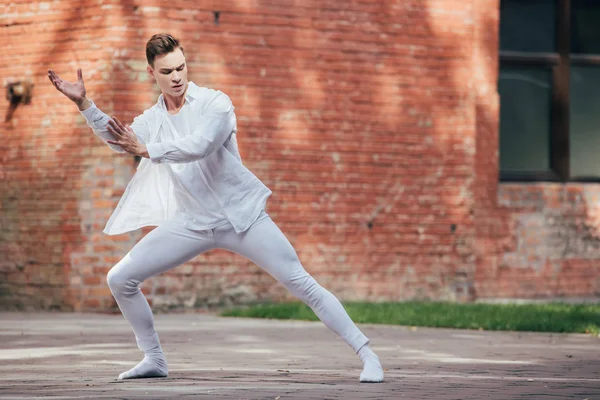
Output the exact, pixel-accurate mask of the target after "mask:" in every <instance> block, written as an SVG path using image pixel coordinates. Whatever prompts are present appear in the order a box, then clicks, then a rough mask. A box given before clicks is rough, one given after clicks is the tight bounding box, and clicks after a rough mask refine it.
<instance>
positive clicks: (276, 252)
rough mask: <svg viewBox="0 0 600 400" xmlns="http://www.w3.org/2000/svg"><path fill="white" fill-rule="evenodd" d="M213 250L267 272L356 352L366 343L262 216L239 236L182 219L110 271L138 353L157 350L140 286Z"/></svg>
mask: <svg viewBox="0 0 600 400" xmlns="http://www.w3.org/2000/svg"><path fill="white" fill-rule="evenodd" d="M216 248H221V249H226V250H230V251H233V252H235V253H237V254H240V255H242V256H244V257H246V258H248V259H250V260H251V261H253V262H254V263H256V264H257V265H258V266H259V267H261V268H262V269H264V270H265V271H267V272H268V273H269V274H271V275H272V276H273V277H274V278H275V279H277V280H278V281H279V282H280V283H282V284H283V285H284V286H285V287H286V288H287V289H288V290H289V291H290V292H291V293H292V294H293V295H294V296H296V297H297V298H299V299H300V300H302V301H303V302H304V303H306V304H307V305H308V306H309V307H310V308H312V310H313V311H314V312H315V314H316V315H317V316H318V317H319V319H321V321H323V323H324V324H325V325H326V326H327V327H328V328H329V329H331V330H332V331H333V332H335V333H336V334H338V335H339V336H341V337H342V339H344V340H345V341H346V343H348V344H349V345H350V347H352V348H353V349H354V351H358V350H359V349H360V348H361V347H362V346H364V345H365V344H367V343H368V342H369V340H368V339H367V337H366V336H365V335H363V334H362V332H361V331H360V330H359V329H358V328H357V327H356V325H355V324H354V322H352V320H351V319H350V317H349V316H348V314H347V313H346V310H344V308H343V306H342V305H341V304H340V302H339V301H338V299H337V298H336V297H335V296H334V295H332V294H331V293H330V292H329V291H327V290H326V289H324V288H323V287H321V286H320V285H319V284H318V283H317V282H316V281H315V280H314V279H313V277H311V276H310V275H309V274H308V273H307V272H306V271H305V270H304V267H302V264H301V263H300V260H299V259H298V256H297V255H296V251H295V250H294V248H293V247H292V245H291V244H290V242H289V241H288V240H287V239H286V237H285V236H284V234H283V233H282V232H281V230H279V228H278V227H277V225H275V223H274V222H273V221H272V220H271V218H270V217H269V216H268V215H267V214H266V213H265V212H263V213H262V214H261V215H260V217H259V218H258V219H257V220H256V222H255V223H254V224H253V225H252V226H251V227H250V228H249V229H248V230H246V231H245V232H243V233H240V234H236V233H235V231H234V229H233V227H232V226H231V225H230V224H227V225H224V226H221V227H218V228H215V229H210V230H205V231H194V230H190V229H188V228H186V227H185V224H184V222H183V221H182V220H181V219H177V218H176V219H174V220H171V221H168V222H166V223H164V224H162V225H160V226H158V227H156V228H155V229H154V230H153V231H152V232H150V233H149V234H148V235H146V236H145V237H144V238H143V239H142V240H140V241H139V243H138V244H137V245H135V246H134V247H133V249H131V251H130V252H129V253H128V254H127V255H126V256H125V257H124V258H123V259H122V260H121V261H120V262H119V263H118V264H117V265H115V266H114V267H113V268H112V269H111V270H110V272H109V273H108V285H109V287H110V290H111V292H112V293H113V296H114V297H115V299H116V301H117V304H118V305H119V308H120V309H121V312H122V313H123V315H124V316H125V318H126V319H127V320H128V321H129V323H130V324H131V327H132V328H133V331H134V333H135V337H136V340H137V343H138V347H139V348H140V349H141V350H143V351H146V350H150V349H153V348H155V347H156V346H158V345H159V340H158V335H157V334H156V331H155V330H154V319H153V317H152V311H151V310H150V306H149V305H148V302H147V301H146V298H145V297H144V295H143V294H142V292H141V290H140V289H139V284H140V283H141V282H143V281H144V280H146V279H148V278H150V277H153V276H155V275H158V274H161V273H163V272H165V271H168V270H170V269H172V268H175V267H177V266H178V265H180V264H182V263H184V262H186V261H188V260H190V259H192V258H193V257H195V256H197V255H198V254H201V253H203V252H205V251H208V250H212V249H216Z"/></svg>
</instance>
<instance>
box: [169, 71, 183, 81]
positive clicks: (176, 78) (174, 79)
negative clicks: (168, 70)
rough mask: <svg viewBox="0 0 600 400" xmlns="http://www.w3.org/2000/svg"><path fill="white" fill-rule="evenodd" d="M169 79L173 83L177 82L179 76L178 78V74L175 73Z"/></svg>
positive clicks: (179, 78)
mask: <svg viewBox="0 0 600 400" xmlns="http://www.w3.org/2000/svg"><path fill="white" fill-rule="evenodd" d="M171 79H172V80H173V82H179V81H180V80H181V76H179V74H178V73H177V72H176V71H175V72H173V76H172V77H171Z"/></svg>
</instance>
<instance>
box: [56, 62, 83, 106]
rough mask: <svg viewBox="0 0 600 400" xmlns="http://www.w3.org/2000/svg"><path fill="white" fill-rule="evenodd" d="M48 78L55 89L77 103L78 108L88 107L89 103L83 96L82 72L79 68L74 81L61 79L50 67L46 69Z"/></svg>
mask: <svg viewBox="0 0 600 400" xmlns="http://www.w3.org/2000/svg"><path fill="white" fill-rule="evenodd" d="M48 79H50V82H52V84H53V85H54V87H55V88H56V90H58V91H59V92H61V93H62V94H64V95H65V96H67V97H68V98H69V100H71V101H73V102H74V103H75V104H77V107H79V109H80V110H85V109H86V108H88V107H89V105H90V103H89V101H88V100H87V99H86V97H85V94H86V93H85V84H84V83H83V73H82V72H81V68H79V69H77V81H76V82H68V81H65V80H63V79H61V78H60V77H59V76H58V75H56V72H54V71H52V70H51V69H49V70H48Z"/></svg>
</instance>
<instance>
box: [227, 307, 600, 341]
mask: <svg viewBox="0 0 600 400" xmlns="http://www.w3.org/2000/svg"><path fill="white" fill-rule="evenodd" d="M344 307H345V308H346V310H347V311H348V314H350V317H351V318H352V319H353V320H354V321H355V322H357V323H371V324H392V325H406V326H423V327H436V328H458V329H484V330H497V331H532V332H564V333H591V334H595V335H598V334H599V333H600V304H566V303H548V304H481V303H478V304H458V303H443V302H402V303H358V302H353V303H345V304H344ZM221 315H222V316H228V317H249V318H271V319H296V320H308V321H316V320H318V319H317V317H316V315H315V314H314V313H313V311H312V310H311V309H310V308H309V307H307V306H306V305H305V304H303V303H299V302H292V303H275V304H262V305H255V306H250V307H240V308H234V309H229V310H226V311H224V312H222V313H221Z"/></svg>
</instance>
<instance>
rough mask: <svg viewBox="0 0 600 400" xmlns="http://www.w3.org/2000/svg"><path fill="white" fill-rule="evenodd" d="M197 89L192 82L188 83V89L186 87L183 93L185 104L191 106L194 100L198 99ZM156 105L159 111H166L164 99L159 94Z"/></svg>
mask: <svg viewBox="0 0 600 400" xmlns="http://www.w3.org/2000/svg"><path fill="white" fill-rule="evenodd" d="M197 88H198V86H196V84H194V82H192V81H189V82H188V87H187V90H186V91H185V102H186V103H189V104H192V103H193V102H194V101H195V100H196V99H198V90H197ZM158 105H159V107H160V109H161V110H163V111H167V104H166V103H165V98H164V96H163V94H162V93H161V94H160V96H158Z"/></svg>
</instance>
